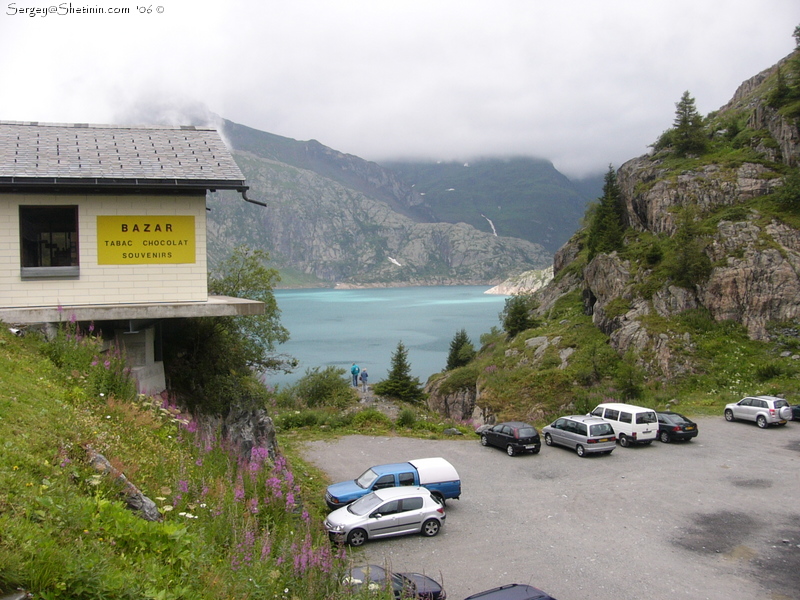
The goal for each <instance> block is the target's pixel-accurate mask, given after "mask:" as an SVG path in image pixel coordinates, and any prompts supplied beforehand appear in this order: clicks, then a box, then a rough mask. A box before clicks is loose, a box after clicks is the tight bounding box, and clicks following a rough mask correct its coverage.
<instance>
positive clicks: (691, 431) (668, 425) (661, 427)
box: [656, 411, 697, 444]
mask: <svg viewBox="0 0 800 600" xmlns="http://www.w3.org/2000/svg"><path fill="white" fill-rule="evenodd" d="M656 416H657V417H658V439H659V440H661V441H662V442H664V443H665V444H668V443H669V442H674V441H676V440H681V441H688V440H690V439H692V438H693V437H697V423H695V422H694V421H690V420H689V419H687V418H686V417H684V416H683V415H682V414H680V413H676V412H672V411H664V412H657V413H656Z"/></svg>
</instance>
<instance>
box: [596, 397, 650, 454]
mask: <svg viewBox="0 0 800 600" xmlns="http://www.w3.org/2000/svg"><path fill="white" fill-rule="evenodd" d="M590 414H591V415H592V416H593V417H600V418H601V419H603V420H604V421H607V422H608V423H611V426H612V427H613V428H614V433H615V434H616V435H617V440H619V445H620V446H623V447H624V448H627V447H628V446H630V445H631V444H649V443H650V442H652V441H653V440H655V439H656V438H657V437H658V417H656V411H654V410H653V409H652V408H644V407H643V406H635V405H633V404H621V403H618V402H607V403H604V404H598V405H597V408H595V409H594V410H593V411H592V412H591V413H590Z"/></svg>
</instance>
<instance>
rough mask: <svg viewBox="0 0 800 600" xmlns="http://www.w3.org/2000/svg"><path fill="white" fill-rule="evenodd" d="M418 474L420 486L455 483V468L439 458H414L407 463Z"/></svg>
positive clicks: (456, 478) (456, 473) (456, 474)
mask: <svg viewBox="0 0 800 600" xmlns="http://www.w3.org/2000/svg"><path fill="white" fill-rule="evenodd" d="M408 462H409V463H411V465H412V466H413V467H414V468H415V469H416V470H417V473H419V483H420V485H425V484H426V483H439V482H441V481H457V480H458V479H459V477H458V472H457V471H456V468H455V467H454V466H453V465H451V464H450V463H449V462H447V461H446V460H445V459H443V458H441V457H437V458H415V459H414V460H410V461H408Z"/></svg>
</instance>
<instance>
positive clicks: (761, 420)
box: [756, 415, 768, 429]
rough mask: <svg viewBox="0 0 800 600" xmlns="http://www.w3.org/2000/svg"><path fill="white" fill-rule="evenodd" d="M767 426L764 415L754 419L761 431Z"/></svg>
mask: <svg viewBox="0 0 800 600" xmlns="http://www.w3.org/2000/svg"><path fill="white" fill-rule="evenodd" d="M767 424H768V423H767V419H766V417H765V416H764V415H758V418H757V419H756V425H758V426H759V427H761V429H765V428H766V426H767Z"/></svg>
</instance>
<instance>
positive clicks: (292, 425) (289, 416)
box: [275, 410, 320, 429]
mask: <svg viewBox="0 0 800 600" xmlns="http://www.w3.org/2000/svg"><path fill="white" fill-rule="evenodd" d="M319 422H320V418H319V415H318V414H317V412H316V411H313V410H295V411H290V412H285V413H281V414H280V415H278V417H277V418H276V420H275V424H276V425H277V426H278V427H280V428H281V429H299V428H301V427H314V426H315V425H317V424H319Z"/></svg>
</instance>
